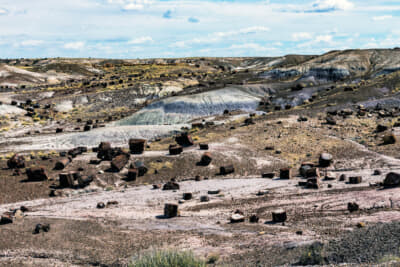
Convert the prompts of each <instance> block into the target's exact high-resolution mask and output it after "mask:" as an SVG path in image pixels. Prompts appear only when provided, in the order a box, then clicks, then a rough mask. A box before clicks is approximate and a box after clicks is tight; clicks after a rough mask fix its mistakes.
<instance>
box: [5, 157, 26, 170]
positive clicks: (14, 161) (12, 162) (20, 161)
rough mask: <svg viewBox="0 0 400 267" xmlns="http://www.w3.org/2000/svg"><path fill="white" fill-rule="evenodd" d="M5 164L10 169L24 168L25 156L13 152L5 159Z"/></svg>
mask: <svg viewBox="0 0 400 267" xmlns="http://www.w3.org/2000/svg"><path fill="white" fill-rule="evenodd" d="M7 166H8V168H10V169H20V168H25V157H24V156H22V155H19V154H15V155H14V156H12V157H11V158H10V159H9V160H8V161H7Z"/></svg>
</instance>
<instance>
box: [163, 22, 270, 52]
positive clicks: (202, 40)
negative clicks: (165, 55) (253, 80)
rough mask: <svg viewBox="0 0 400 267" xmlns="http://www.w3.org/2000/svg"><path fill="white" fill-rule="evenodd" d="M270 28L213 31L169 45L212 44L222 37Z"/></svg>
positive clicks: (181, 46) (182, 46)
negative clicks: (206, 34)
mask: <svg viewBox="0 0 400 267" xmlns="http://www.w3.org/2000/svg"><path fill="white" fill-rule="evenodd" d="M269 30H270V29H269V28H268V27H264V26H253V27H247V28H242V29H239V30H236V31H226V32H214V33H211V34H209V35H208V36H204V37H198V38H194V39H192V40H187V41H178V42H175V43H173V44H172V45H171V47H177V48H185V47H189V46H190V45H192V44H212V43H218V42H220V41H222V40H223V39H224V38H229V37H234V36H239V35H247V34H256V33H261V32H267V31H269Z"/></svg>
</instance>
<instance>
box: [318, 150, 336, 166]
mask: <svg viewBox="0 0 400 267" xmlns="http://www.w3.org/2000/svg"><path fill="white" fill-rule="evenodd" d="M332 159H333V157H332V155H331V154H329V153H322V154H321V155H320V156H319V166H320V167H322V168H327V167H329V166H330V165H331V163H332Z"/></svg>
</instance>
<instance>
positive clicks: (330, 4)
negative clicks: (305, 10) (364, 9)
mask: <svg viewBox="0 0 400 267" xmlns="http://www.w3.org/2000/svg"><path fill="white" fill-rule="evenodd" d="M353 7H354V4H353V3H352V2H350V1H348V0H317V1H316V2H314V3H313V4H312V9H311V10H309V11H314V12H329V11H335V10H349V9H352V8H353Z"/></svg>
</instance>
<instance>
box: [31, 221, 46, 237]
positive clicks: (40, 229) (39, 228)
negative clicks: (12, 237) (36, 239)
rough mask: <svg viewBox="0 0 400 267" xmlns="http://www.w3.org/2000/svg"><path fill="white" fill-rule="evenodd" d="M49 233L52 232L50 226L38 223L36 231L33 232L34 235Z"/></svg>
mask: <svg viewBox="0 0 400 267" xmlns="http://www.w3.org/2000/svg"><path fill="white" fill-rule="evenodd" d="M48 231H50V224H40V223H38V224H37V225H36V227H35V230H33V234H34V235H37V234H39V233H40V232H44V233H47V232H48Z"/></svg>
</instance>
